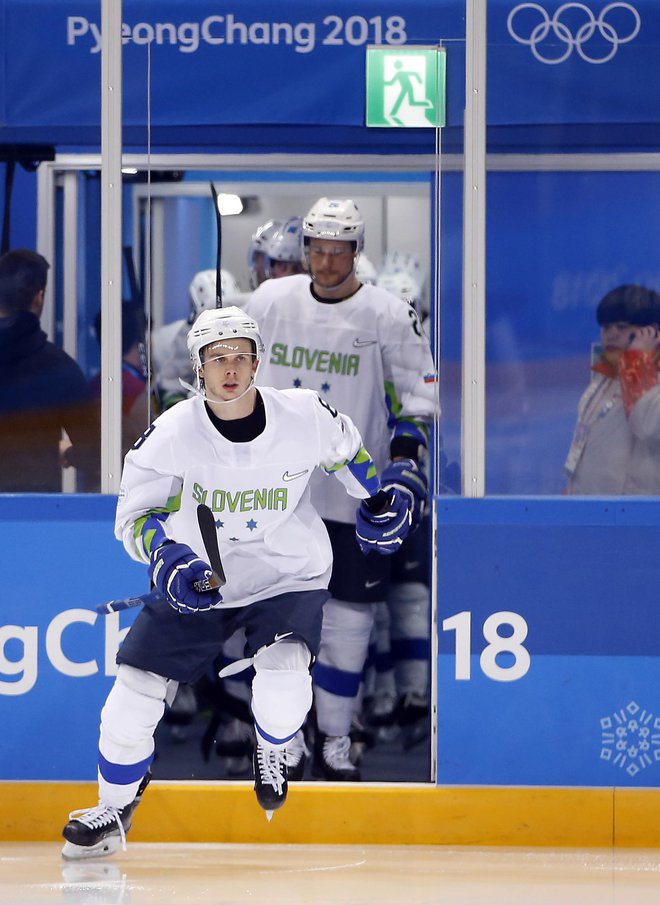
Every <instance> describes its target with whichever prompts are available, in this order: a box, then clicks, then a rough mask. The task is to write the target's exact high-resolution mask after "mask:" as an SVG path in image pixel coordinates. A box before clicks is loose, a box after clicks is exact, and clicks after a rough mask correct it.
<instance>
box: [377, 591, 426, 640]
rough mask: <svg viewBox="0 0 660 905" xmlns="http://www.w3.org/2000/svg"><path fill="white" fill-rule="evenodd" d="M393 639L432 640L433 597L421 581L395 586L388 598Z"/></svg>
mask: <svg viewBox="0 0 660 905" xmlns="http://www.w3.org/2000/svg"><path fill="white" fill-rule="evenodd" d="M387 606H388V609H389V613H390V635H391V637H392V638H430V636H431V620H430V610H431V595H430V592H429V588H428V587H427V585H425V584H422V582H421V581H409V582H401V583H397V584H393V585H391V586H390V591H389V594H388V597H387Z"/></svg>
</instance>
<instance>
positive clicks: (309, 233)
mask: <svg viewBox="0 0 660 905" xmlns="http://www.w3.org/2000/svg"><path fill="white" fill-rule="evenodd" d="M302 234H303V242H304V243H305V244H307V240H309V239H335V240H337V239H338V240H340V241H342V242H355V243H356V245H355V250H356V251H362V249H363V247H364V220H363V219H362V216H361V214H360V212H359V210H358V209H357V207H356V205H355V203H354V202H353V201H351V200H350V198H344V199H335V198H319V200H318V201H317V202H316V204H314V205H313V206H312V208H311V210H310V211H309V213H308V214H307V216H306V217H304V218H303V224H302Z"/></svg>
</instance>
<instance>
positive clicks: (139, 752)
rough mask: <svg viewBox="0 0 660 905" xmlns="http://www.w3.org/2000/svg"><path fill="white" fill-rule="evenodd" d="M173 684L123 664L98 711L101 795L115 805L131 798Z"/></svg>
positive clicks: (135, 789) (148, 761)
mask: <svg viewBox="0 0 660 905" xmlns="http://www.w3.org/2000/svg"><path fill="white" fill-rule="evenodd" d="M176 687H177V683H176V682H172V681H170V680H169V679H166V678H164V677H163V676H158V675H156V673H153V672H144V671H143V670H141V669H135V668H134V667H132V666H127V665H126V664H121V665H120V667H119V671H118V673H117V678H116V680H115V684H114V685H113V686H112V689H111V690H110V694H109V695H108V697H107V699H106V702H105V705H104V707H103V710H102V711H101V734H100V738H99V770H98V781H99V799H100V801H102V802H103V803H104V804H109V805H112V806H113V807H116V808H121V807H124V805H127V804H129V803H130V802H131V801H133V799H134V798H135V795H136V792H137V790H138V786H139V785H140V781H141V780H142V777H143V776H144V774H145V773H146V772H147V770H148V768H149V764H150V762H151V759H152V757H153V752H154V738H153V737H154V732H155V731H156V726H157V725H158V723H159V722H160V720H161V718H162V716H163V713H164V711H165V699H166V697H167V698H168V699H169V700H172V699H173V695H174V693H176Z"/></svg>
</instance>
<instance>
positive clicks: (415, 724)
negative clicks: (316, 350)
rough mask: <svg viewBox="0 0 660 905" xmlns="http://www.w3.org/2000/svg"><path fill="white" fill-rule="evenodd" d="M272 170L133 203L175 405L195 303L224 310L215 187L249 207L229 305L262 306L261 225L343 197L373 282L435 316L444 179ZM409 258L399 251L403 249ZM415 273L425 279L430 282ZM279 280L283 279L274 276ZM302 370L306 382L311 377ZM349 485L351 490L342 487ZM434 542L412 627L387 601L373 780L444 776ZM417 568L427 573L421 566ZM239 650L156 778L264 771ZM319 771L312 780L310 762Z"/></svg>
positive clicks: (193, 709)
mask: <svg viewBox="0 0 660 905" xmlns="http://www.w3.org/2000/svg"><path fill="white" fill-rule="evenodd" d="M267 177H268V178H267V180H265V181H260V180H259V179H258V178H256V177H255V175H254V174H241V173H239V172H226V171H224V172H220V171H216V172H211V173H202V174H199V173H194V172H190V173H183V174H182V178H181V179H180V180H175V181H169V180H168V179H167V177H166V174H165V173H159V174H152V182H151V184H150V185H149V186H145V185H144V184H140V183H138V184H136V186H135V187H134V189H133V194H134V203H133V205H132V211H133V215H134V217H136V219H137V231H136V230H135V226H136V224H134V225H133V226H134V234H135V235H137V236H138V237H139V238H138V245H139V247H138V248H137V249H135V256H136V260H138V261H145V260H146V259H147V257H148V255H147V253H146V251H145V245H146V244H147V243H149V244H150V246H151V251H150V257H151V261H152V267H153V280H152V309H151V310H152V314H151V317H152V322H153V329H152V334H151V352H150V358H151V365H152V375H153V380H154V383H155V385H156V388H157V393H158V398H159V401H160V405H161V407H162V408H166V407H168V406H169V405H170V404H171V403H172V401H173V399H174V397H175V396H176V391H177V389H178V396H179V398H181V396H182V395H185V391H183V390H182V388H181V385H180V383H179V382H178V377H181V378H183V379H185V380H186V381H187V382H190V381H191V380H192V379H193V378H192V374H191V372H190V366H189V364H188V361H187V354H186V350H185V348H184V342H185V335H186V332H187V330H188V326H189V318H190V316H191V313H192V311H191V298H192V297H193V296H194V297H195V299H196V300H197V303H198V304H199V303H200V302H206V303H207V304H210V306H211V307H214V306H215V297H214V295H213V293H211V294H210V296H209V294H208V293H206V294H205V292H204V288H205V283H204V280H200V281H199V286H197V285H196V284H195V285H192V286H191V283H193V279H195V281H198V280H199V277H200V274H204V272H206V271H214V270H215V263H216V250H217V248H216V241H217V238H216V237H217V227H216V221H215V214H214V209H213V200H212V198H211V192H210V188H209V182H210V181H212V182H213V184H214V185H215V186H216V188H217V189H218V191H220V192H222V193H223V194H224V195H236V196H238V197H239V198H240V199H241V201H242V205H243V210H242V212H241V213H240V214H238V215H233V216H229V215H228V216H224V217H223V218H222V267H223V271H224V272H225V273H224V279H225V281H226V286H225V287H223V292H225V293H226V292H227V291H229V295H227V294H225V302H226V304H232V302H233V303H235V304H236V303H237V304H241V305H245V306H247V307H248V309H249V295H250V289H251V285H252V284H251V282H250V280H251V273H250V269H249V260H250V248H251V241H252V237H253V236H254V235H255V234H257V233H258V232H259V228H260V227H261V226H263V225H264V224H266V223H268V222H269V221H271V220H276V221H278V222H285V221H287V220H288V219H289V218H291V217H300V216H301V215H303V214H306V213H307V211H308V210H309V209H310V208H311V206H312V205H313V204H314V203H315V202H316V201H317V200H318V198H319V196H322V195H330V196H331V197H350V198H352V199H353V200H354V201H355V203H356V204H357V206H358V209H359V211H360V213H361V215H362V216H363V217H364V220H365V223H366V229H365V250H364V254H363V255H362V256H361V261H360V262H359V266H360V267H361V268H363V269H362V271H361V277H362V279H363V280H364V282H369V281H371V280H378V279H379V276H380V278H381V282H382V280H383V277H382V274H383V270H384V269H385V270H388V273H387V279H385V283H386V284H387V285H389V287H390V289H391V290H394V291H396V290H397V287H398V288H399V289H401V293H400V294H403V292H404V290H405V294H407V295H410V294H415V295H416V296H418V298H417V299H416V301H417V303H418V305H419V310H420V313H421V314H422V315H425V314H428V312H429V307H430V305H429V299H430V295H431V293H432V281H431V279H430V273H431V272H432V254H433V250H432V248H433V242H432V237H431V207H432V200H431V199H432V179H431V176H430V174H427V173H420V174H408V175H405V176H403V175H401V174H393V173H390V174H388V173H383V174H372V175H369V176H365V175H364V174H362V173H354V174H341V175H340V174H329V175H328V176H327V177H326V180H327V181H323V182H319V181H318V180H317V178H316V177H314V178H313V179H311V180H310V181H309V182H308V183H305V181H304V180H301V179H300V176H297V177H296V178H294V179H292V178H291V176H290V174H289V173H288V172H286V171H281V172H277V173H268V174H267ZM147 207H149V208H150V209H151V213H152V217H151V234H150V235H149V236H147V233H146V227H147V224H148V222H149V221H148V219H147V218H146V217H145V216H144V211H145V210H146V209H147ZM268 247H269V248H270V249H271V251H273V253H274V254H275V255H277V253H279V246H278V243H277V241H274V242H273V243H271V244H270V245H269V246H268ZM395 252H396V253H397V255H393V253H395ZM268 257H269V259H270V265H271V268H272V266H273V262H274V261H275V260H276V257H271V256H270V254H269V255H268ZM393 260H394V264H396V263H397V261H398V263H401V262H402V261H403V262H405V264H406V265H407V266H408V267H410V268H411V271H408V272H407V275H408V277H409V279H408V280H399V279H398V276H400V275H401V274H397V278H396V279H394V278H392V273H393V265H392V261H393ZM368 268H371V272H369V270H368ZM412 271H414V276H415V277H416V278H417V281H418V282H417V284H416V289H414V288H413V280H412V278H411V272H412ZM212 275H213V274H212ZM270 278H271V279H276V278H277V277H275V276H274V275H273V273H272V271H271V276H270ZM213 282H214V281H213V280H211V283H213ZM399 283H400V286H399ZM211 288H213V287H211ZM232 293H234V294H233V295H232ZM310 302H311V298H310ZM264 335H266V334H265V333H264ZM303 341H305V340H303ZM307 341H308V342H311V339H309V340H307ZM267 357H268V353H267ZM177 363H178V368H177V367H176V365H177ZM174 372H176V373H174ZM296 373H298V372H296ZM300 373H301V374H303V378H304V371H301V372H300ZM163 375H165V376H163ZM173 378H174V380H173ZM326 380H327V375H326V374H320V375H319V376H318V381H317V383H318V386H317V385H316V384H315V383H313V380H312V383H308V382H307V381H305V382H304V383H303V385H305V386H308V385H309V386H312V384H313V386H312V388H315V389H317V390H318V391H319V392H323V385H324V383H325V382H326ZM342 492H343V491H342V490H341V488H338V493H342ZM429 543H430V538H429V535H428V532H427V531H426V530H424V531H420V533H419V534H418V535H417V536H416V538H415V549H416V550H417V552H418V554H419V555H418V556H417V559H416V560H415V561H417V562H419V563H421V562H426V563H427V565H426V567H425V569H426V571H425V573H423V574H422V575H421V576H420V577H419V578H418V579H417V580H416V581H415V582H411V581H407V582H405V583H403V584H400V585H396V588H397V589H398V590H397V591H396V593H398V594H399V595H400V596H401V600H400V601H399V604H400V606H399V610H400V611H401V610H404V611H405V610H406V608H407V610H408V620H407V622H406V620H405V619H404V618H403V617H402V616H401V615H400V612H399V614H397V612H396V607H395V608H394V613H395V615H394V617H393V621H391V617H390V614H389V612H388V609H387V607H386V606H385V605H384V604H383V605H379V606H378V607H377V613H376V621H375V627H374V633H373V636H372V654H371V657H370V661H369V663H368V665H367V670H366V675H365V682H364V687H363V691H362V693H361V694H362V696H363V701H364V706H363V708H362V712H361V715H360V718H361V722H362V725H360V723H359V722H356V723H355V725H354V727H353V731H352V733H351V739H352V747H351V751H352V753H353V756H354V757H355V758H356V760H361V764H360V767H361V770H362V775H363V778H364V779H367V780H375V781H383V780H385V781H388V780H390V781H425V780H428V779H429V778H430V751H429V737H430V727H429V719H430V715H429V711H428V689H429V676H430V581H429V577H428V575H429V573H428V569H429V568H430V565H429V564H428V559H429ZM411 562H412V560H411ZM416 568H417V569H418V570H419V566H417V567H416ZM418 597H419V598H420V599H417V598H418ZM363 612H365V613H366V612H367V611H366V610H363ZM420 620H421V622H420ZM422 623H423V624H422ZM237 645H238V646H236V644H234V645H233V646H230V647H228V648H226V649H225V650H224V651H223V655H222V657H220V658H218V660H217V662H216V664H215V669H213V670H210V671H209V672H208V674H207V675H206V676H205V678H204V679H203V680H202V681H201V682H199V683H196V684H195V686H194V687H193V686H185V687H182V689H181V690H180V691H179V694H178V697H177V699H176V701H175V703H174V705H173V706H172V707H171V708H169V709H168V711H167V713H166V715H165V718H164V720H163V722H162V723H161V725H160V727H159V729H158V730H157V750H158V758H157V760H156V762H155V765H154V775H155V776H157V777H158V778H169V779H180V778H190V777H191V776H192V777H194V778H198V779H208V778H222V779H227V778H232V777H235V778H245V777H249V776H250V775H251V770H252V764H251V757H250V755H249V752H250V750H251V746H252V734H251V732H252V731H251V728H250V720H249V717H248V716H247V710H246V708H247V704H246V702H247V700H248V698H249V683H250V681H251V674H250V672H248V673H243V674H242V675H239V676H238V677H237V678H236V679H227V680H225V681H224V682H222V683H220V682H219V681H218V679H217V677H216V675H215V673H216V672H217V670H218V669H219V668H220V667H221V666H222V665H223V662H224V659H223V658H229V659H240V657H242V655H243V654H242V651H243V641H242V640H241V639H239V640H238V642H237ZM395 670H396V674H397V675H398V677H399V680H400V681H401V677H402V675H403V681H407V683H408V684H407V687H408V688H409V689H412V688H413V687H415V683H417V687H420V686H421V687H422V688H423V689H424V690H423V694H422V697H421V700H417V699H415V698H413V697H409V698H408V699H404V697H405V696H404V695H403V694H402V692H401V691H400V690H399V689H398V688H397V684H396V680H395ZM420 674H421V678H420V677H419V676H420ZM397 704H398V710H396V707H397ZM241 718H242V719H241ZM365 724H366V725H365ZM308 730H309V731H308V733H307V735H306V743H307V744H308V745H309V746H310V748H313V741H312V739H313V732H314V727H313V724H312V723H310V725H309V727H308ZM306 778H311V772H310V768H309V767H307V775H306Z"/></svg>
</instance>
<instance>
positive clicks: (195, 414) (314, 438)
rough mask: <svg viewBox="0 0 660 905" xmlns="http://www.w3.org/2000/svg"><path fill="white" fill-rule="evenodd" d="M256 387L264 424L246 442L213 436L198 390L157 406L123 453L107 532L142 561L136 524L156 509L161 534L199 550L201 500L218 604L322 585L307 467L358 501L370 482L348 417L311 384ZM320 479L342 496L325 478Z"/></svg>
mask: <svg viewBox="0 0 660 905" xmlns="http://www.w3.org/2000/svg"><path fill="white" fill-rule="evenodd" d="M259 392H260V393H261V396H262V398H263V401H264V407H265V413H266V427H265V429H264V431H263V432H262V433H261V434H260V435H259V436H258V437H256V438H255V439H254V440H251V441H249V442H246V443H233V442H231V441H229V440H227V439H226V438H225V437H223V436H222V434H220V433H219V432H218V430H217V429H216V428H215V427H214V425H213V424H212V422H211V420H210V418H209V416H208V413H207V411H206V409H205V405H204V401H203V400H202V399H201V398H199V397H195V398H193V399H187V400H184V401H183V402H180V403H178V405H175V406H174V407H173V408H171V409H169V410H168V411H166V412H164V413H163V414H162V415H161V416H160V417H159V418H157V419H156V421H155V422H154V423H153V424H152V425H151V427H150V428H149V429H148V430H147V431H146V432H145V434H144V435H143V437H141V438H140V440H138V442H137V443H136V444H135V447H134V448H133V449H132V450H131V451H130V452H129V453H128V455H127V456H126V459H125V462H124V470H123V474H122V481H121V489H120V494H119V501H118V505H117V515H116V521H115V536H116V537H117V539H119V540H121V541H122V542H123V544H124V547H125V548H126V550H127V551H128V553H129V555H130V556H131V557H132V558H133V559H136V560H138V561H141V562H148V561H149V550H148V549H147V548H146V547H145V543H146V541H145V538H143V536H142V534H141V531H142V528H143V527H144V522H145V520H146V518H148V516H149V515H151V514H153V513H166V514H167V517H166V520H165V521H164V523H163V527H164V530H165V533H166V535H167V536H168V537H169V538H170V539H172V540H175V541H177V542H179V543H183V544H188V545H189V546H190V547H191V548H192V549H193V550H194V551H195V552H196V553H197V554H198V555H199V556H200V557H201V558H203V559H206V554H205V553H204V547H203V544H202V540H201V536H200V533H199V528H198V526H197V518H196V510H197V506H198V504H199V503H204V504H206V505H207V506H209V507H210V508H211V510H212V511H213V513H214V514H215V516H216V526H217V529H218V543H219V547H220V554H221V557H222V560H223V565H224V569H225V573H226V575H227V584H226V586H225V587H224V588H223V589H222V595H223V599H224V602H225V604H226V605H227V606H237V605H238V606H242V605H246V604H249V603H253V602H254V601H256V600H261V599H264V598H266V597H272V596H274V595H277V594H284V593H287V592H289V591H298V590H303V589H304V590H314V589H318V588H326V587H327V583H328V580H329V577H330V570H331V564H332V550H331V547H330V541H329V539H328V535H327V532H326V529H325V526H324V525H323V522H322V521H321V519H320V517H319V515H318V514H317V512H316V511H315V509H314V507H313V506H312V503H311V500H310V492H309V481H310V478H311V477H312V474H313V473H314V471H315V470H316V469H317V466H321V467H323V468H326V469H328V470H333V474H334V475H335V476H336V477H337V478H338V479H339V480H340V481H341V482H342V483H343V484H344V487H345V489H346V491H348V493H349V494H350V495H351V496H352V497H355V498H356V499H358V500H359V499H365V498H367V497H369V496H371V495H373V494H375V493H376V492H377V490H378V487H379V483H378V476H377V474H376V473H375V469H374V465H373V462H372V460H371V458H370V457H369V456H368V454H367V453H366V451H365V450H364V449H363V447H362V439H361V437H360V434H359V432H358V430H357V429H356V427H355V425H354V424H353V422H352V421H351V419H350V418H348V417H346V416H344V415H342V414H341V413H338V412H336V411H335V410H334V409H332V408H331V407H330V406H328V405H327V404H326V403H325V402H323V401H322V400H321V399H320V398H319V397H318V396H317V394H316V393H313V392H311V391H307V392H304V393H301V392H296V391H288V392H286V391H285V392H281V391H279V390H275V389H272V388H269V387H265V388H261V387H260V388H259ZM324 480H326V481H327V482H328V483H329V484H332V485H333V487H334V490H335V492H336V493H340V494H341V495H342V496H344V495H345V494H344V490H343V488H340V487H339V486H338V485H337V484H336V482H335V481H334V479H333V477H331V476H329V475H325V476H324ZM351 505H352V506H353V510H355V508H356V507H357V504H356V502H355V501H353V503H352V504H351Z"/></svg>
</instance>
